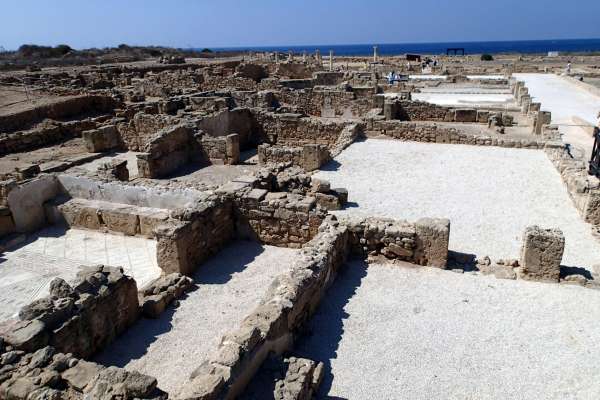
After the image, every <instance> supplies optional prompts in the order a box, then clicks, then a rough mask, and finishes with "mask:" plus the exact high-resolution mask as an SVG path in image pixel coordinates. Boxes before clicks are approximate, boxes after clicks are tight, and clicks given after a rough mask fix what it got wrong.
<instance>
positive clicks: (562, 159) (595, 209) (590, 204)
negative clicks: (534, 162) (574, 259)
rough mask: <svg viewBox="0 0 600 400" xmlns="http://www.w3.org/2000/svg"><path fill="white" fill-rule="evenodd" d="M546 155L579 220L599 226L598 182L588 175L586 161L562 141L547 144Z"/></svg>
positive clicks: (595, 178) (599, 194)
mask: <svg viewBox="0 0 600 400" xmlns="http://www.w3.org/2000/svg"><path fill="white" fill-rule="evenodd" d="M545 152H546V155H547V156H548V158H549V159H550V161H551V162H552V163H553V164H554V166H555V167H556V169H557V170H558V172H559V173H560V175H561V178H562V180H563V183H564V184H565V186H566V188H567V191H568V193H569V196H570V197H571V200H573V205H574V206H575V208H576V209H577V211H579V214H580V215H581V218H583V220H584V221H585V222H589V223H590V224H592V225H595V226H599V225H600V180H599V179H598V178H597V177H595V176H593V175H589V174H588V164H587V160H586V159H584V158H583V155H577V154H574V153H576V152H574V151H571V150H570V149H569V148H568V147H567V146H566V145H565V144H564V143H563V142H562V141H555V142H548V144H547V146H546V148H545Z"/></svg>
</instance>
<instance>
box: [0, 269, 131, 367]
mask: <svg viewBox="0 0 600 400" xmlns="http://www.w3.org/2000/svg"><path fill="white" fill-rule="evenodd" d="M138 315H139V304H138V293H137V286H136V283H135V281H134V280H133V278H131V277H129V276H126V275H124V274H123V270H122V269H121V268H113V267H106V266H102V265H100V266H94V267H86V268H84V269H83V270H81V271H80V272H78V274H77V280H76V282H75V283H74V285H73V286H72V287H71V286H70V285H69V284H67V283H66V282H65V281H64V280H62V279H60V278H56V279H54V280H53V281H52V283H51V285H50V295H49V296H48V297H44V298H41V299H39V300H36V301H34V302H33V303H31V304H29V305H27V306H25V307H23V308H22V309H21V311H20V312H19V321H15V322H13V321H10V322H8V323H7V325H5V326H3V327H2V331H1V332H0V336H2V338H3V339H4V341H5V342H6V343H8V344H9V345H11V346H12V347H14V348H15V349H18V350H23V351H27V352H33V351H36V350H39V349H41V348H43V347H45V346H47V345H50V346H52V347H54V348H55V349H56V350H57V351H59V352H62V353H71V354H73V355H75V356H76V357H82V358H86V357H89V356H91V355H93V354H95V353H96V352H98V351H99V350H101V349H103V348H104V347H105V346H106V345H107V344H108V343H110V342H111V341H113V340H114V339H115V338H116V337H117V336H118V335H119V334H121V333H122V332H123V331H124V330H125V329H127V328H128V327H129V326H130V325H132V324H133V323H134V322H135V321H136V320H137V318H138Z"/></svg>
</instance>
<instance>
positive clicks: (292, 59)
mask: <svg viewBox="0 0 600 400" xmlns="http://www.w3.org/2000/svg"><path fill="white" fill-rule="evenodd" d="M292 61H294V53H292V51H291V50H290V51H289V52H288V62H292Z"/></svg>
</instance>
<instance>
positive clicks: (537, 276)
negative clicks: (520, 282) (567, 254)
mask: <svg viewBox="0 0 600 400" xmlns="http://www.w3.org/2000/svg"><path fill="white" fill-rule="evenodd" d="M564 249H565V237H564V235H563V233H562V231H561V230H560V229H542V228H540V227H539V226H535V225H534V226H528V227H527V228H526V229H525V233H524V235H523V247H522V248H521V262H520V266H521V278H523V279H529V280H541V281H554V282H558V280H559V278H560V263H561V261H562V256H563V252H564Z"/></svg>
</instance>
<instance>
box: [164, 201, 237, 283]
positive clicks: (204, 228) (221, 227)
mask: <svg viewBox="0 0 600 400" xmlns="http://www.w3.org/2000/svg"><path fill="white" fill-rule="evenodd" d="M172 216H173V217H174V219H173V220H170V221H168V223H166V224H164V225H162V226H159V227H158V228H157V229H156V237H157V260H158V266H159V267H160V268H161V269H162V270H163V271H164V273H165V274H171V273H174V272H178V273H181V274H184V275H190V274H191V273H193V272H194V271H195V269H196V267H198V266H199V265H200V264H201V263H202V262H203V261H205V260H206V259H208V258H209V257H210V256H212V255H214V254H216V253H217V252H218V251H219V250H220V249H221V248H222V247H223V246H225V245H226V244H227V243H228V242H229V241H230V240H231V239H232V238H233V236H234V233H235V222H234V219H233V209H232V203H231V201H230V200H228V199H221V198H214V199H212V200H210V201H204V202H201V203H198V204H196V205H195V206H193V207H191V208H187V209H184V210H181V211H180V212H179V213H172Z"/></svg>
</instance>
